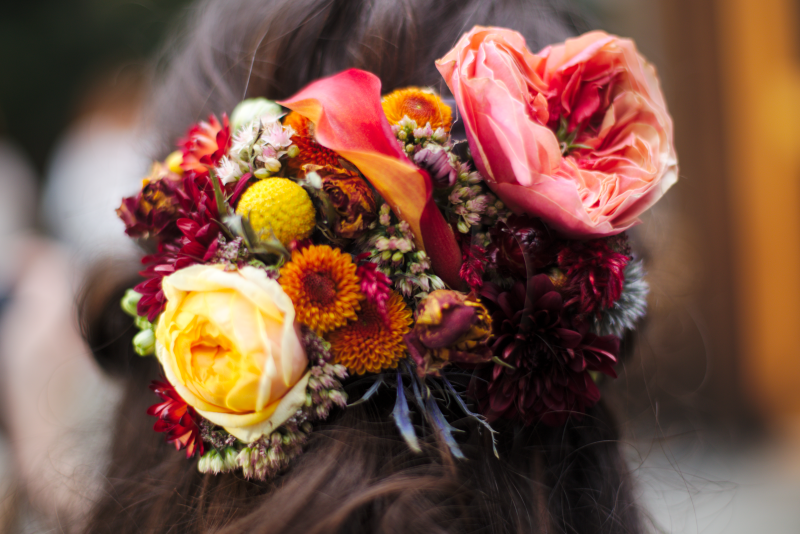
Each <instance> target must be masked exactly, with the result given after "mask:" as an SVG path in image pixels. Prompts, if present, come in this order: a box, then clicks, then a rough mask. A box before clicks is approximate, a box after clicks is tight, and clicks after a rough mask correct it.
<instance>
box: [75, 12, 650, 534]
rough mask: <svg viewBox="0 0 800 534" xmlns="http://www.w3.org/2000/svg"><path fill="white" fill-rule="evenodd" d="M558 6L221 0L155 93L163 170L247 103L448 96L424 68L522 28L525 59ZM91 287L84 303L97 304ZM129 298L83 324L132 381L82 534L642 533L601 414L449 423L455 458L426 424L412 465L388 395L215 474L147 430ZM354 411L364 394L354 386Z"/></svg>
mask: <svg viewBox="0 0 800 534" xmlns="http://www.w3.org/2000/svg"><path fill="white" fill-rule="evenodd" d="M574 21H575V17H574V13H573V11H571V10H570V9H569V8H568V7H567V6H566V5H565V4H563V3H562V2H560V1H557V0H531V1H521V0H513V1H511V0H500V1H489V0H438V1H428V0H371V1H369V0H331V1H323V0H275V1H270V0H218V1H210V2H205V3H203V4H202V5H200V6H199V7H198V8H196V11H194V12H193V15H192V19H191V22H190V24H189V26H188V29H187V30H186V33H185V34H182V35H181V37H180V38H176V39H175V41H174V43H173V47H172V48H171V49H170V50H169V51H168V52H169V54H168V56H167V58H166V59H165V61H164V63H163V64H162V65H161V66H160V69H161V70H160V77H161V81H160V83H159V84H158V86H157V87H158V88H157V90H156V92H155V94H154V99H153V102H154V105H153V108H152V115H151V118H152V122H153V125H152V127H153V129H154V130H155V131H157V132H159V134H160V135H163V140H164V142H163V143H162V144H161V145H160V146H158V147H157V149H156V151H157V152H158V155H162V156H163V155H165V154H166V153H168V152H170V151H171V149H172V147H171V146H170V144H169V143H168V142H167V141H168V140H172V139H175V138H177V137H178V136H179V135H180V134H181V133H183V131H184V130H185V128H186V126H187V125H189V124H191V123H193V122H195V121H196V120H198V119H199V118H202V117H205V116H206V115H207V114H209V113H211V112H214V113H222V112H228V113H230V112H231V111H232V109H233V107H234V105H235V104H236V103H237V102H239V101H240V100H242V99H243V98H251V97H257V96H263V97H267V98H271V99H281V98H286V97H288V96H290V95H292V94H293V93H295V92H296V91H298V90H299V89H301V88H302V87H303V86H305V85H306V84H308V83H309V82H311V81H313V80H314V79H317V78H320V77H323V76H327V75H331V74H334V73H336V72H338V71H341V70H343V69H346V68H350V67H357V68H360V69H364V70H367V71H370V72H373V73H375V74H377V75H378V76H379V77H380V79H381V81H382V84H383V89H384V92H388V91H390V90H392V89H395V88H398V87H404V86H408V85H428V86H433V87H435V88H437V89H439V90H440V91H446V86H445V85H444V83H443V81H442V79H441V77H440V75H439V74H438V72H437V70H436V67H435V65H434V61H435V60H436V59H437V58H439V57H442V56H443V55H444V54H445V53H446V52H447V51H448V50H449V49H450V48H451V47H452V46H453V44H454V43H455V42H456V40H457V39H458V37H459V36H460V35H461V34H462V33H463V32H464V31H466V30H469V29H470V28H471V27H472V26H473V25H475V24H483V25H498V26H505V27H509V28H512V29H516V30H518V31H520V32H521V33H522V34H523V35H524V36H525V37H526V38H527V40H528V45H529V47H530V48H532V49H536V48H538V47H539V46H543V45H545V44H547V43H549V42H554V41H559V40H563V39H564V38H565V37H567V36H569V35H570V34H572V33H575V31H576V28H575V27H574V24H575V22H574ZM91 289H92V288H90V292H89V293H90V295H91V293H92V291H91ZM120 298H121V293H119V292H118V293H116V294H109V295H108V298H107V299H102V302H99V301H98V300H97V299H96V298H94V299H89V300H87V303H90V304H93V306H92V307H87V308H85V309H84V312H85V313H84V327H85V333H86V337H87V340H88V341H89V343H90V345H91V346H92V347H93V348H94V349H95V353H96V355H97V357H98V360H99V361H100V362H101V363H103V364H104V366H105V367H106V369H107V370H109V371H110V372H112V373H115V374H118V375H120V376H121V377H122V378H123V379H124V381H125V390H126V394H125V398H124V400H123V402H122V404H121V406H120V414H119V417H118V418H117V427H116V428H115V430H114V442H113V446H112V451H111V463H110V467H109V471H108V478H107V483H106V485H107V487H106V491H105V492H104V497H103V498H101V499H100V501H99V502H98V503H97V504H96V506H95V509H94V510H93V511H92V516H91V517H90V520H89V528H88V530H89V531H90V532H115V533H117V534H119V533H123V532H141V531H152V532H175V531H179V532H183V531H186V532H212V531H213V532H217V531H220V532H242V531H246V532H264V533H267V532H281V533H284V532H297V533H300V532H302V533H304V534H308V533H323V532H324V533H327V532H348V533H357V532H364V533H367V532H398V533H399V532H487V533H500V532H639V531H640V526H639V522H638V515H637V511H636V509H635V506H634V504H633V501H632V499H631V496H630V489H631V488H630V485H629V484H630V482H629V480H628V479H627V474H626V469H625V466H624V462H623V461H622V459H621V456H620V453H619V450H618V445H617V439H618V436H617V431H616V426H615V424H614V422H613V418H612V417H611V416H610V414H609V413H608V410H607V409H606V408H605V406H604V405H603V404H602V403H601V404H599V405H597V406H595V407H593V408H591V409H589V410H588V411H587V413H586V414H585V416H584V417H583V418H582V419H581V420H574V419H573V420H570V421H568V422H567V423H566V425H564V426H560V427H548V426H545V425H541V424H534V425H531V426H527V427H522V426H519V425H516V424H513V423H502V422H498V423H497V424H496V429H497V430H498V431H499V434H498V436H497V440H498V446H497V448H498V453H499V458H497V457H495V455H494V452H493V445H492V439H491V436H490V435H489V434H488V433H487V432H486V431H485V430H481V427H479V426H477V425H475V424H474V422H471V421H470V420H468V419H463V418H462V419H459V417H460V416H459V415H458V412H457V411H455V410H453V411H451V412H446V413H445V415H446V416H447V417H448V420H450V421H452V422H453V424H454V426H455V427H456V428H457V429H458V430H459V431H460V432H458V433H457V439H458V441H459V443H460V444H461V448H462V450H463V451H464V454H465V456H466V459H465V460H458V459H455V458H454V457H453V456H452V454H451V453H450V451H449V448H448V447H447V445H446V444H445V443H442V442H440V441H439V440H438V438H437V437H436V434H434V433H431V432H427V433H426V432H425V428H424V426H425V421H424V420H423V419H422V418H421V417H418V416H416V415H415V416H412V417H413V418H414V419H413V421H414V423H415V424H417V425H418V427H419V428H420V434H424V435H425V436H426V437H425V438H424V439H423V445H422V448H423V451H422V453H414V452H412V451H411V450H410V449H409V448H408V446H407V445H406V444H405V442H404V441H403V439H402V438H401V437H400V435H399V433H398V431H397V429H396V428H395V426H394V424H393V422H392V411H393V407H394V400H395V399H394V396H393V395H391V394H390V392H388V391H387V390H383V391H380V392H379V393H378V394H376V395H375V396H373V397H372V398H371V399H370V400H369V401H368V402H366V403H364V404H361V405H359V406H355V407H352V408H348V409H347V410H340V411H336V412H334V414H333V415H332V416H331V417H330V419H328V420H327V421H326V422H325V423H323V424H318V425H317V428H316V429H315V431H314V432H313V433H312V434H311V437H310V440H309V442H308V444H307V446H306V448H305V453H304V454H303V455H302V456H300V457H299V458H297V459H296V460H294V461H293V462H292V464H291V465H290V467H289V468H288V469H287V470H286V471H285V472H283V473H282V474H280V475H279V476H278V477H276V478H274V479H272V480H269V481H267V482H256V481H251V480H245V479H244V478H243V477H242V476H241V474H233V473H229V474H223V475H211V474H201V473H199V472H198V471H197V469H196V465H195V463H194V461H192V462H187V461H186V459H185V458H184V456H183V455H182V454H178V453H176V452H175V451H174V449H173V448H172V447H171V446H170V445H168V444H166V443H164V442H163V437H162V436H160V435H158V434H156V433H153V432H150V430H149V427H150V426H151V425H152V422H153V421H152V419H151V418H149V417H147V416H146V415H145V411H146V408H147V407H148V406H149V405H151V404H153V403H154V402H155V400H156V399H155V397H153V396H152V395H151V394H150V392H149V391H148V390H147V383H148V381H149V380H150V379H152V378H157V376H158V374H159V369H158V366H157V364H156V362H155V361H154V360H153V359H149V360H147V359H145V360H143V359H139V358H138V357H137V356H135V355H134V354H133V351H132V350H131V349H130V336H131V335H132V332H130V330H129V329H127V328H128V325H129V320H128V319H126V318H125V316H124V315H123V314H122V312H121V311H119V309H118V302H119V299H120ZM347 390H348V393H349V394H350V395H351V397H352V398H358V397H359V396H360V394H362V393H363V390H364V387H363V386H362V385H361V384H360V383H359V382H358V381H357V380H353V381H352V382H351V383H350V384H348V385H347Z"/></svg>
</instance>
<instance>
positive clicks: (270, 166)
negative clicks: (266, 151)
mask: <svg viewBox="0 0 800 534" xmlns="http://www.w3.org/2000/svg"><path fill="white" fill-rule="evenodd" d="M264 168H265V169H267V170H268V171H269V172H278V171H279V170H281V162H280V161H278V160H277V159H276V158H267V159H265V160H264Z"/></svg>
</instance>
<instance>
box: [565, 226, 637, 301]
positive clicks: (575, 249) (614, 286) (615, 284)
mask: <svg viewBox="0 0 800 534" xmlns="http://www.w3.org/2000/svg"><path fill="white" fill-rule="evenodd" d="M626 250H629V249H628V247H627V239H626V238H625V237H624V236H614V237H613V238H608V239H592V240H590V241H575V242H573V243H571V244H570V245H569V246H568V247H566V248H564V249H562V250H561V252H559V254H558V267H559V268H560V269H561V270H562V271H563V273H564V274H565V276H566V280H565V282H564V290H565V293H566V294H567V303H566V306H572V305H576V306H577V310H578V313H580V314H582V315H591V314H593V313H599V312H600V311H602V310H607V309H609V308H611V307H612V306H613V305H614V303H615V302H616V301H617V300H619V297H620V295H622V285H623V283H624V282H625V266H626V265H628V261H630V257H629V256H628V255H627V254H626V253H625V251H626Z"/></svg>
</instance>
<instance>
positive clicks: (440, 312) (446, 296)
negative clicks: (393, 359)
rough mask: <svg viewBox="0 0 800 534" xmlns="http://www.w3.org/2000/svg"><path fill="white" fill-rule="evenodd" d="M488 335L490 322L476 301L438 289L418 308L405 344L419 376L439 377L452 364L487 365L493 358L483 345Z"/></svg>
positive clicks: (453, 292)
mask: <svg viewBox="0 0 800 534" xmlns="http://www.w3.org/2000/svg"><path fill="white" fill-rule="evenodd" d="M491 333H492V318H491V316H490V315H489V312H488V310H487V309H486V307H485V306H484V305H483V304H482V303H481V302H480V301H479V300H478V299H477V298H476V297H474V296H472V295H465V294H464V293H460V292H458V291H451V290H445V289H439V290H436V291H433V292H432V293H431V294H430V295H428V296H427V297H426V298H425V299H424V300H423V301H422V302H421V303H420V304H419V307H418V308H417V313H416V323H415V324H414V328H413V329H412V330H411V332H409V333H408V334H406V336H405V340H406V344H407V345H408V351H409V354H410V355H411V357H412V358H414V360H415V361H416V362H417V372H418V373H419V374H420V376H425V375H427V374H432V375H437V376H438V374H439V371H440V370H441V369H442V368H443V367H445V366H446V365H447V364H449V363H451V362H461V363H468V364H476V363H481V362H486V361H489V360H490V359H491V357H492V354H491V351H490V350H489V347H488V346H487V345H486V342H487V341H488V340H489V337H490V336H491Z"/></svg>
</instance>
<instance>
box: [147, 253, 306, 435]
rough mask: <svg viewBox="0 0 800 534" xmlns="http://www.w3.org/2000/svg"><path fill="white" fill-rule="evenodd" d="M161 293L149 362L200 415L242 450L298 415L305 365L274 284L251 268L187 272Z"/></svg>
mask: <svg viewBox="0 0 800 534" xmlns="http://www.w3.org/2000/svg"><path fill="white" fill-rule="evenodd" d="M162 287H163V289H164V295H165V296H166V298H167V306H166V309H165V310H164V313H163V314H162V315H161V318H160V319H159V321H158V326H157V327H156V355H157V356H158V360H159V361H160V362H161V365H162V366H163V368H164V372H165V373H166V376H167V379H168V380H169V382H170V383H171V384H172V385H173V386H174V387H175V390H176V391H177V392H178V393H179V394H180V395H181V397H183V399H184V400H185V401H186V402H187V403H188V404H189V405H191V406H193V407H194V408H195V409H196V410H197V412H198V413H199V414H200V415H202V416H203V417H205V418H206V419H208V420H209V421H211V422H212V423H214V424H217V425H220V426H222V427H223V428H225V430H227V431H228V432H230V433H231V434H232V435H234V436H236V437H237V438H239V439H240V440H242V441H244V442H246V443H249V442H252V441H255V440H256V439H258V438H259V437H261V436H262V435H264V434H266V433H269V432H272V431H273V430H274V429H275V428H277V427H278V426H280V425H281V424H283V423H284V422H285V421H286V420H287V419H288V418H290V417H291V416H292V415H294V414H295V412H297V410H298V409H300V408H301V407H302V405H303V403H304V402H305V398H306V384H307V383H308V376H309V374H308V373H307V372H306V370H307V367H308V359H307V358H306V354H305V351H304V350H303V346H302V344H301V342H300V339H299V334H298V330H297V327H296V325H295V321H294V316H295V314H294V306H293V305H292V301H291V299H290V298H289V297H288V295H286V293H284V292H283V289H282V288H281V286H280V284H278V282H276V281H275V280H270V279H269V278H268V277H267V275H266V273H264V271H261V270H259V269H256V268H254V267H244V268H242V269H240V270H238V271H233V272H230V271H225V270H224V268H223V267H222V266H221V265H194V266H191V267H187V268H186V269H181V270H180V271H177V272H176V273H174V274H172V275H170V276H168V277H166V278H164V280H163V282H162Z"/></svg>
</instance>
